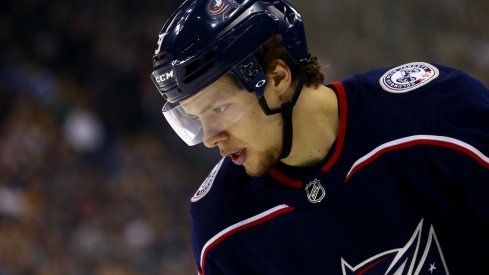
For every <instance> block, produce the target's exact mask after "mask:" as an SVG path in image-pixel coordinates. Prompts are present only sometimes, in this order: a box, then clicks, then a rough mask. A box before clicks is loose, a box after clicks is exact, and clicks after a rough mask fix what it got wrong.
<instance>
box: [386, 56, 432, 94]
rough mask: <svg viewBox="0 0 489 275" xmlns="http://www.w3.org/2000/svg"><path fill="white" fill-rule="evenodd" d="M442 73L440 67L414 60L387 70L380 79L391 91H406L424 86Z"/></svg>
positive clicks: (387, 89) (398, 92)
mask: <svg viewBox="0 0 489 275" xmlns="http://www.w3.org/2000/svg"><path fill="white" fill-rule="evenodd" d="M439 75H440V72H439V70H438V68H436V67H435V66H433V65H431V64H428V63H425V62H413V63H408V64H405V65H401V66H398V67H395V68H393V69H391V70H389V71H387V72H386V73H385V74H384V75H383V76H382V77H381V78H380V80H379V83H380V86H382V89H384V90H385V91H387V92H390V93H396V94H400V93H406V92H409V91H412V90H415V89H418V88H419V87H422V86H424V85H426V84H428V83H430V82H431V81H432V80H434V79H435V78H437V77H438V76H439Z"/></svg>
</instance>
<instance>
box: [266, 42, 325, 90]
mask: <svg viewBox="0 0 489 275" xmlns="http://www.w3.org/2000/svg"><path fill="white" fill-rule="evenodd" d="M281 41H282V37H281V36H280V35H278V34H277V35H274V36H272V37H271V38H270V39H269V40H268V41H267V42H266V43H265V44H264V45H262V46H261V47H260V48H259V49H258V50H257V52H256V58H257V59H258V62H259V63H260V65H261V66H262V68H263V71H264V72H265V73H269V72H271V71H272V70H273V68H274V67H275V63H276V60H277V59H281V60H283V61H284V62H285V63H287V65H288V66H289V68H290V71H291V73H292V79H293V80H296V79H297V78H298V77H300V66H299V65H298V64H296V63H294V62H293V61H292V59H290V57H289V55H288V53H287V51H286V50H285V49H284V48H282V46H281V44H280V43H281ZM323 82H324V73H323V72H322V68H321V65H319V63H318V59H317V57H316V56H312V57H311V58H310V62H309V64H308V66H307V69H306V76H305V79H304V84H305V85H306V86H314V87H318V86H319V85H321V84H323Z"/></svg>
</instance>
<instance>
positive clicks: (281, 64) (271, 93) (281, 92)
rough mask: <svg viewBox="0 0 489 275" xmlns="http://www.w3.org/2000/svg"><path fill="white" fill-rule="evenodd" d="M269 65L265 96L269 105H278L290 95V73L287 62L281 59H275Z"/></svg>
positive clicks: (288, 98) (287, 99) (289, 97)
mask: <svg viewBox="0 0 489 275" xmlns="http://www.w3.org/2000/svg"><path fill="white" fill-rule="evenodd" d="M271 67H272V69H271V70H270V72H269V73H267V79H268V86H267V91H266V92H265V98H266V100H267V103H268V104H269V106H270V107H272V106H274V107H278V106H280V105H281V104H282V103H285V102H287V101H289V100H290V99H291V97H292V94H293V91H292V92H291V90H293V89H290V88H291V84H292V73H291V72H290V68H289V66H288V65H287V63H285V61H283V60H281V59H276V60H275V61H274V62H273V65H272V66H271Z"/></svg>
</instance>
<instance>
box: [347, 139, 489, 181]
mask: <svg viewBox="0 0 489 275" xmlns="http://www.w3.org/2000/svg"><path fill="white" fill-rule="evenodd" d="M416 145H433V146H439V147H445V148H449V149H453V150H456V151H459V152H462V153H464V154H466V155H469V156H470V157H472V158H473V159H475V160H476V161H477V162H478V163H479V164H481V165H482V166H483V167H485V168H488V169H489V157H487V156H485V155H484V154H482V152H480V151H479V150H477V149H476V148H475V147H473V146H472V145H470V144H468V143H465V142H463V141H460V140H458V139H454V138H450V137H444V136H432V135H416V136H410V137H405V138H401V139H396V140H393V141H390V142H387V143H384V144H382V145H380V146H378V147H377V148H375V149H374V150H372V151H371V152H370V153H368V154H366V155H365V156H363V157H361V158H360V159H358V160H357V161H356V162H355V163H354V164H353V166H352V167H351V169H350V171H349V172H348V174H347V176H346V179H345V183H346V182H347V181H348V180H350V178H351V177H352V176H353V174H355V173H356V172H358V171H359V170H360V169H362V168H363V167H365V166H367V165H368V164H370V163H372V162H373V161H374V160H376V159H377V158H378V157H380V156H381V155H383V154H384V153H387V152H390V151H395V150H401V149H405V148H410V147H413V146H416Z"/></svg>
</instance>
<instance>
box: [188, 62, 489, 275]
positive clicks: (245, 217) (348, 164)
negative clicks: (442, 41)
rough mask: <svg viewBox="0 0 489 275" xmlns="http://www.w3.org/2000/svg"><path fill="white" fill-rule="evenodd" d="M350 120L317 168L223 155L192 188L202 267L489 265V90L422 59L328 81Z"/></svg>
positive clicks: (343, 117)
mask: <svg viewBox="0 0 489 275" xmlns="http://www.w3.org/2000/svg"><path fill="white" fill-rule="evenodd" d="M328 86H329V87H331V88H333V89H334V90H335V92H336V94H337V97H338V103H339V113H340V126H339V132H338V137H337V140H336V141H335V144H334V146H333V147H332V148H331V150H330V152H329V153H328V156H327V157H326V158H325V159H324V160H323V161H322V162H321V163H320V164H318V165H316V166H314V167H307V168H298V167H289V166H286V165H284V164H281V163H280V164H277V165H276V166H274V167H272V168H271V169H270V171H269V172H268V173H267V174H266V175H264V176H262V177H249V176H247V175H246V173H245V171H244V168H243V167H241V166H236V165H234V164H233V163H232V162H231V161H230V160H229V158H225V159H222V160H221V161H220V162H219V163H218V164H217V165H216V167H215V168H214V169H213V171H212V172H211V173H210V174H209V176H208V178H207V179H206V180H205V181H204V183H203V184H202V186H201V187H200V189H199V190H198V191H197V193H196V194H195V195H194V197H193V198H192V203H191V214H192V218H193V236H192V237H193V251H194V254H195V257H196V262H197V266H198V271H199V273H200V274H206V275H208V274H268V275H270V274H281V275H283V274H294V275H297V274H365V275H368V274H450V273H451V274H487V272H488V271H487V269H486V268H487V264H486V261H487V260H488V259H489V252H488V251H489V250H488V248H489V157H488V156H489V91H488V89H487V88H486V87H484V85H483V84H481V83H480V82H478V81H477V80H475V79H473V78H471V77H470V76H469V75H467V74H466V73H464V72H462V71H459V70H455V69H452V68H448V67H445V66H441V65H431V64H427V63H422V62H416V63H410V64H406V65H403V66H399V67H395V68H383V69H378V70H374V71H370V72H367V73H362V74H357V75H354V76H352V77H349V78H347V79H345V80H343V81H341V82H336V83H331V84H329V85H328Z"/></svg>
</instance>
